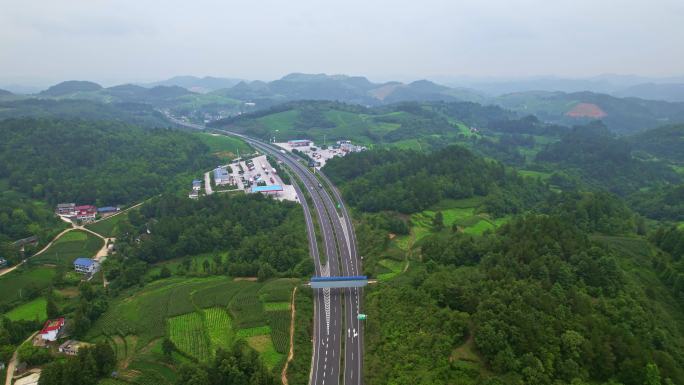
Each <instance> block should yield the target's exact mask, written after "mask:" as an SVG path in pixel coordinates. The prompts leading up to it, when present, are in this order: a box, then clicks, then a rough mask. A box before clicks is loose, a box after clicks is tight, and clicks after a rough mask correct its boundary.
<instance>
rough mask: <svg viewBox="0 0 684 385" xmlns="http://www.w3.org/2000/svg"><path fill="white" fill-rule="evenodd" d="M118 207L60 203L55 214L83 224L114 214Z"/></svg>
mask: <svg viewBox="0 0 684 385" xmlns="http://www.w3.org/2000/svg"><path fill="white" fill-rule="evenodd" d="M119 210H120V208H119V207H114V206H106V207H96V206H93V205H81V206H76V203H60V204H58V205H57V209H56V210H55V212H56V213H57V214H58V215H60V216H63V217H66V218H69V219H72V220H74V219H75V220H77V221H80V222H83V223H87V222H92V221H94V220H95V219H97V218H98V217H102V218H104V217H107V216H110V215H113V214H116V213H117V212H118V211H119Z"/></svg>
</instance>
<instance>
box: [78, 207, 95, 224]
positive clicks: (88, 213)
mask: <svg viewBox="0 0 684 385" xmlns="http://www.w3.org/2000/svg"><path fill="white" fill-rule="evenodd" d="M74 211H75V212H76V219H78V220H81V221H93V220H95V216H96V215H97V207H95V206H93V205H83V206H76V207H75V208H74Z"/></svg>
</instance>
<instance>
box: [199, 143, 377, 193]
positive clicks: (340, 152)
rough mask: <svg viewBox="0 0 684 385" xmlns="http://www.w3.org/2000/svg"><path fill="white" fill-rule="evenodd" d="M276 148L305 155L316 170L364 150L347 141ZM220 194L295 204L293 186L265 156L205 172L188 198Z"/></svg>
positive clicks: (364, 148) (292, 144)
mask: <svg viewBox="0 0 684 385" xmlns="http://www.w3.org/2000/svg"><path fill="white" fill-rule="evenodd" d="M275 145H277V146H278V147H280V148H282V150H281V152H282V153H286V152H293V151H298V152H299V153H300V154H304V155H305V157H307V158H308V159H309V162H308V165H309V166H310V167H316V168H319V169H320V168H321V167H323V166H325V163H326V161H328V160H329V159H332V158H334V157H342V156H345V155H346V154H348V153H351V152H360V151H364V150H366V147H364V146H357V145H354V144H352V142H351V141H349V140H340V141H337V142H336V143H335V144H333V145H332V146H330V147H328V146H325V145H324V146H322V147H320V148H319V147H317V146H316V145H315V144H314V142H313V141H311V140H308V139H295V140H289V141H287V142H283V143H275ZM277 163H280V161H278V162H277ZM222 192H244V193H260V194H266V195H270V196H273V197H274V198H275V199H280V200H291V201H295V202H297V201H298V198H297V194H296V192H295V189H294V187H293V186H292V185H290V184H285V183H283V180H282V178H281V177H280V176H279V175H278V172H277V171H276V169H275V168H274V166H273V165H272V164H271V161H270V160H269V159H268V158H267V157H266V155H256V156H252V157H242V158H237V159H235V160H233V161H232V162H231V163H229V164H226V165H220V166H218V167H216V168H215V169H213V170H211V171H208V172H206V173H205V174H204V180H202V179H195V180H193V181H192V189H191V190H190V193H189V194H188V197H190V198H191V199H198V198H199V197H200V196H201V195H211V194H214V193H222Z"/></svg>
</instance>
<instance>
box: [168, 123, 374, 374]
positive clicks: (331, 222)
mask: <svg viewBox="0 0 684 385" xmlns="http://www.w3.org/2000/svg"><path fill="white" fill-rule="evenodd" d="M165 115H166V117H167V118H168V119H170V120H171V121H173V122H174V123H176V124H179V125H182V126H185V127H189V128H193V129H198V130H204V129H205V127H204V126H201V125H198V124H192V123H187V122H183V121H180V120H177V119H175V118H173V117H172V116H169V115H168V114H165ZM213 131H215V132H219V133H223V134H226V135H231V136H237V137H240V138H241V139H243V140H245V141H246V142H248V143H249V144H250V145H252V146H253V147H254V148H257V149H259V150H261V151H262V152H265V153H268V154H269V155H271V156H273V157H275V158H276V159H278V160H280V161H282V162H283V163H285V164H286V165H287V166H288V167H289V169H290V170H291V171H292V173H294V174H295V175H294V176H296V178H297V179H299V180H300V181H301V182H302V185H303V187H304V189H305V190H306V192H307V193H308V195H309V196H310V197H311V201H312V203H313V213H312V210H311V209H312V208H311V207H309V204H308V202H307V200H306V197H305V195H304V191H302V189H301V188H300V187H299V186H298V185H297V184H296V183H295V184H294V186H295V190H296V192H297V196H298V197H299V202H300V203H301V204H302V208H303V210H304V218H305V221H306V228H307V233H308V238H309V249H310V250H311V256H312V258H313V260H314V266H315V271H316V275H318V276H324V277H325V276H339V275H346V276H350V275H360V273H361V262H360V260H359V257H358V252H357V248H356V236H355V234H354V227H353V225H352V222H351V217H350V216H349V212H348V210H347V207H346V206H345V204H344V202H343V201H342V197H341V195H340V193H339V191H338V190H337V188H336V187H335V186H334V185H333V184H332V183H331V182H330V180H329V179H328V178H327V177H326V176H325V175H324V174H322V173H320V172H319V177H320V180H319V179H318V178H316V176H315V175H314V174H313V172H312V171H311V169H309V168H308V167H307V166H305V165H303V164H302V163H300V161H299V159H298V158H296V157H295V156H293V155H290V154H283V153H281V152H280V148H276V147H274V146H272V145H270V144H267V143H264V142H262V141H259V140H256V139H253V138H250V137H248V136H245V135H241V134H237V133H233V132H230V131H224V130H216V129H214V130H213ZM319 182H320V183H321V184H322V185H325V186H326V187H327V188H321V187H318V186H319ZM328 189H329V190H330V191H331V192H332V194H330V193H328ZM312 215H315V216H316V218H317V219H318V223H319V225H320V230H321V237H322V240H323V245H322V246H323V247H322V251H323V252H324V253H325V257H326V258H325V263H321V258H320V255H319V246H318V242H317V239H316V233H315V228H314V224H313V217H312ZM362 296H363V291H362V289H361V288H347V289H320V290H316V292H315V296H314V320H313V323H314V341H313V356H312V360H311V374H310V384H312V385H326V384H327V385H338V384H340V383H343V384H345V385H361V384H363V376H362V373H363V371H362V370H363V368H362V362H363V324H362V323H361V322H360V321H359V320H358V318H357V316H358V314H360V313H361V309H362V301H361V300H362Z"/></svg>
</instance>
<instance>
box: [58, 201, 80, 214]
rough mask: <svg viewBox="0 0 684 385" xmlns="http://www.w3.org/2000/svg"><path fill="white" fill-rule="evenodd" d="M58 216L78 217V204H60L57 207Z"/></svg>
mask: <svg viewBox="0 0 684 385" xmlns="http://www.w3.org/2000/svg"><path fill="white" fill-rule="evenodd" d="M57 214H59V215H66V216H73V215H76V203H60V204H58V205H57Z"/></svg>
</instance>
